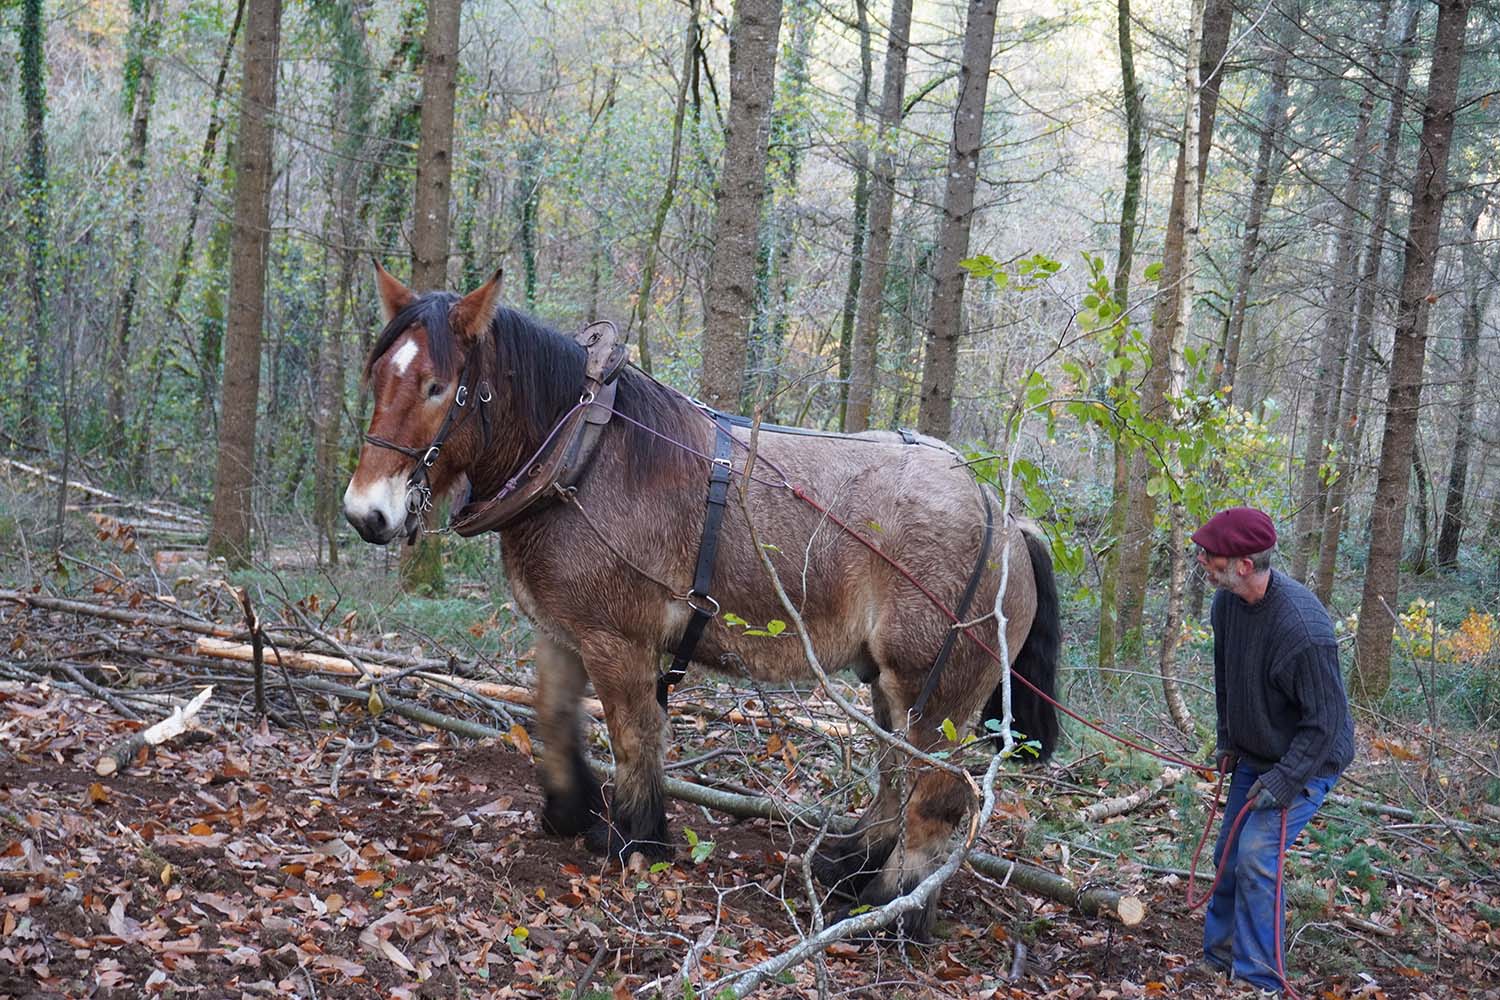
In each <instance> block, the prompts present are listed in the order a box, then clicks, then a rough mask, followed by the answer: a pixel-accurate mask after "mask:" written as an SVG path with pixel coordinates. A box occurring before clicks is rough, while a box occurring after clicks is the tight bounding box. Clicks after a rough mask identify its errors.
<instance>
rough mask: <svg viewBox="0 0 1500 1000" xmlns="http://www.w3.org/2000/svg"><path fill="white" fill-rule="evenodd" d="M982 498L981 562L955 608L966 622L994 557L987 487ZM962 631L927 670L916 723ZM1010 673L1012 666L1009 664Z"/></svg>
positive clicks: (914, 710)
mask: <svg viewBox="0 0 1500 1000" xmlns="http://www.w3.org/2000/svg"><path fill="white" fill-rule="evenodd" d="M979 495H980V496H982V497H983V498H984V541H983V542H982V543H980V546H979V561H978V562H976V563H975V564H974V572H972V573H970V574H969V585H968V586H967V587H965V588H964V595H963V597H962V598H961V599H960V600H959V602H958V607H957V608H956V609H954V612H953V613H954V614H955V615H957V616H958V618H959V620H960V621H962V620H963V618H964V615H966V614H968V613H969V605H970V604H972V603H973V602H974V593H975V592H976V591H977V590H978V589H979V581H980V579H981V578H983V576H984V566H985V563H986V562H988V561H989V558H990V536H991V535H992V534H993V533H994V530H995V512H994V509H993V508H992V507H990V495H989V492H988V491H987V490H985V488H984V487H982V486H981V487H980V488H979ZM960 631H962V630H961V629H960V628H959V627H958V626H956V625H955V626H953V627H952V628H950V629H949V630H948V634H947V635H946V636H945V637H944V638H943V645H942V648H941V649H939V650H938V654H937V656H936V657H935V658H934V659H933V661H932V667H931V668H930V669H928V671H927V681H926V683H924V684H923V685H922V693H921V694H919V695H917V700H916V701H915V702H913V703H912V706H911V711H910V712H909V713H908V717H909V718H910V719H911V720H912V721H913V722H915V721H916V720H917V719H920V718H921V717H922V711H923V709H925V708H926V707H927V699H929V698H931V697H932V693H933V692H934V691H936V690H937V686H938V681H940V680H942V678H943V668H944V667H945V666H947V665H948V656H949V655H950V654H951V653H952V652H953V644H954V643H955V642H957V641H958V633H959V632H960ZM1005 669H1007V670H1009V669H1010V665H1009V664H1006V666H1005Z"/></svg>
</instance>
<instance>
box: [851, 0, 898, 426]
mask: <svg viewBox="0 0 1500 1000" xmlns="http://www.w3.org/2000/svg"><path fill="white" fill-rule="evenodd" d="M889 31H890V34H889V36H888V37H887V39H886V48H885V66H884V68H883V70H882V76H881V85H880V124H879V126H878V128H877V133H876V138H875V160H874V164H873V170H872V171H871V175H872V176H871V180H872V184H871V190H870V206H869V220H870V232H869V235H868V237H866V240H865V262H864V270H863V273H862V274H861V275H860V281H859V305H858V313H857V316H856V318H855V322H854V338H853V340H852V341H851V343H850V349H849V404H848V407H847V408H846V410H845V413H844V430H846V431H849V432H850V433H853V432H855V431H862V430H865V429H866V428H868V427H869V426H870V411H871V407H872V406H873V404H874V399H875V389H876V380H875V363H876V356H877V354H878V353H879V352H878V351H877V349H876V348H877V345H878V344H879V340H880V313H881V309H882V306H883V305H884V303H885V278H886V272H887V270H889V268H890V259H891V217H892V215H893V214H894V211H895V204H896V156H895V133H896V129H897V128H899V127H900V125H901V104H902V101H903V100H904V99H905V95H906V58H907V51H908V50H909V49H910V47H911V0H892V2H891V22H890V29H889Z"/></svg>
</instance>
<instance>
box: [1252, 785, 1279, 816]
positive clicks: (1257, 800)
mask: <svg viewBox="0 0 1500 1000" xmlns="http://www.w3.org/2000/svg"><path fill="white" fill-rule="evenodd" d="M1245 801H1246V802H1248V803H1250V806H1251V808H1253V809H1275V808H1277V806H1278V803H1277V801H1276V796H1274V795H1272V794H1271V790H1270V789H1269V788H1267V787H1266V786H1265V785H1262V784H1261V783H1260V779H1259V778H1256V779H1255V784H1253V785H1251V786H1250V791H1249V792H1247V793H1246V795H1245Z"/></svg>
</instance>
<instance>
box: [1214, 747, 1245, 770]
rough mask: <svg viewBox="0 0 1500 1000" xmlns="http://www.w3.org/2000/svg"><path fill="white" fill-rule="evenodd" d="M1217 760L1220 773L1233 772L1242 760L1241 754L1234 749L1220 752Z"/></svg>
mask: <svg viewBox="0 0 1500 1000" xmlns="http://www.w3.org/2000/svg"><path fill="white" fill-rule="evenodd" d="M1217 760H1218V763H1219V773H1220V774H1233V773H1234V767H1235V765H1236V764H1238V763H1239V762H1240V755H1239V754H1237V753H1235V752H1234V751H1233V750H1225V751H1224V752H1223V753H1221V754H1219V756H1218V758H1217Z"/></svg>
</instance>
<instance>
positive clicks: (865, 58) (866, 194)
mask: <svg viewBox="0 0 1500 1000" xmlns="http://www.w3.org/2000/svg"><path fill="white" fill-rule="evenodd" d="M854 11H855V17H856V22H857V25H858V31H859V86H858V88H856V90H855V91H854V127H855V128H856V129H858V131H859V138H858V140H857V141H856V143H855V149H854V220H853V221H854V227H853V228H854V234H853V236H852V237H851V238H850V244H849V281H848V283H847V284H846V285H845V286H844V310H843V314H842V316H841V318H840V322H839V424H838V426H839V430H842V431H848V430H849V380H850V378H851V374H850V367H851V365H852V363H853V358H854V322H855V320H856V319H857V318H858V316H859V285H860V281H861V279H862V278H863V276H864V266H865V235H866V229H867V227H868V225H869V216H870V147H869V145H868V144H867V143H866V142H865V139H864V130H865V120H866V119H867V118H869V116H870V83H871V80H872V78H873V77H874V75H875V71H874V67H873V65H872V64H873V62H874V60H873V58H872V53H871V51H870V48H871V47H870V5H869V3H868V0H854ZM865 423H866V424H868V423H869V420H868V418H867V419H866V421H865Z"/></svg>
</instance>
